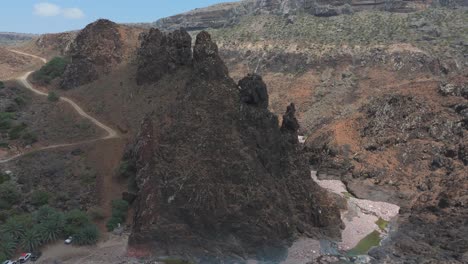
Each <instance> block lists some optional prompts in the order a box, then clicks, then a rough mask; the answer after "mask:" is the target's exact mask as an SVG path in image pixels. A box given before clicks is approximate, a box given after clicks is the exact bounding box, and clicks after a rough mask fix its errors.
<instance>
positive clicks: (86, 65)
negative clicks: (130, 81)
mask: <svg viewBox="0 0 468 264" xmlns="http://www.w3.org/2000/svg"><path fill="white" fill-rule="evenodd" d="M69 55H70V56H71V58H72V62H71V63H70V64H69V65H68V66H67V69H66V70H65V73H64V76H63V81H62V83H61V87H62V88H64V89H70V88H75V87H77V86H80V85H83V84H87V83H89V82H92V81H94V80H96V79H97V78H98V77H99V74H102V73H109V72H110V71H111V70H112V69H113V68H114V67H115V66H116V65H117V64H119V63H120V62H121V61H122V57H123V41H122V36H121V34H120V31H119V25H117V24H116V23H114V22H112V21H109V20H106V19H99V20H97V21H96V22H94V23H91V24H89V25H87V26H86V27H85V28H84V29H83V30H81V31H80V32H79V33H78V35H77V36H76V38H75V40H74V42H73V43H72V45H71V48H70V51H69Z"/></svg>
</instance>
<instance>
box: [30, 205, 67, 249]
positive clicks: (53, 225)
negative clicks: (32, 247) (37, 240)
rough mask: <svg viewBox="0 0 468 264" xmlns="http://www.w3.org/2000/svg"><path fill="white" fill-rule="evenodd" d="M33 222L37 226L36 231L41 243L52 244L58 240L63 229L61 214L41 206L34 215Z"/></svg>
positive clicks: (62, 216)
mask: <svg viewBox="0 0 468 264" xmlns="http://www.w3.org/2000/svg"><path fill="white" fill-rule="evenodd" d="M35 220H36V222H37V223H38V224H39V225H38V229H39V233H40V235H41V239H42V241H43V242H46V243H47V242H53V241H56V240H57V239H59V238H60V236H61V235H62V234H63V230H64V228H65V216H64V215H63V213H61V212H59V211H57V210H55V209H53V208H51V207H49V206H43V207H41V208H40V209H39V210H38V211H37V212H36V213H35Z"/></svg>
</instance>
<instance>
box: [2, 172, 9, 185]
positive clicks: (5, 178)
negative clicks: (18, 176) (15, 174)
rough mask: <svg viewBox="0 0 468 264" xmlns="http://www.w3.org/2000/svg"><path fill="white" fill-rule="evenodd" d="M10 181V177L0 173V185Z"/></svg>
mask: <svg viewBox="0 0 468 264" xmlns="http://www.w3.org/2000/svg"><path fill="white" fill-rule="evenodd" d="M9 180H10V175H8V174H6V173H3V172H2V173H0V184H3V183H4V182H7V181H9Z"/></svg>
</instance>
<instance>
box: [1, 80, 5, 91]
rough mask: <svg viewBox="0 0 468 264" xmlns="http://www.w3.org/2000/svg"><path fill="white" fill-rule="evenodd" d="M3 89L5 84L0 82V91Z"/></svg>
mask: <svg viewBox="0 0 468 264" xmlns="http://www.w3.org/2000/svg"><path fill="white" fill-rule="evenodd" d="M3 88H5V83H4V82H2V81H0V89H3Z"/></svg>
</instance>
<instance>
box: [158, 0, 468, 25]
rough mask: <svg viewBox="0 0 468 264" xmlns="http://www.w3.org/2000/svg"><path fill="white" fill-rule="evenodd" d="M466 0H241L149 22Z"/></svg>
mask: <svg viewBox="0 0 468 264" xmlns="http://www.w3.org/2000/svg"><path fill="white" fill-rule="evenodd" d="M467 5H468V0H430V1H424V0H243V1H239V2H228V3H221V4H216V5H212V6H209V7H206V8H197V9H194V10H192V11H189V12H185V13H182V14H178V15H174V16H170V17H166V18H162V19H159V20H157V21H156V22H154V23H152V24H151V26H154V27H157V28H160V29H163V30H176V29H179V28H185V29H186V30H189V31H194V30H203V29H207V28H222V27H226V26H232V25H234V24H236V23H237V22H239V20H240V19H241V18H242V17H245V16H249V15H257V14H276V15H285V16H289V15H296V14H301V13H308V14H311V15H314V16H321V17H330V16H337V15H341V14H350V13H354V12H359V11H364V10H379V11H389V12H397V13H408V12H414V11H417V10H421V9H425V8H427V7H428V6H447V7H449V6H450V7H452V6H467Z"/></svg>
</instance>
